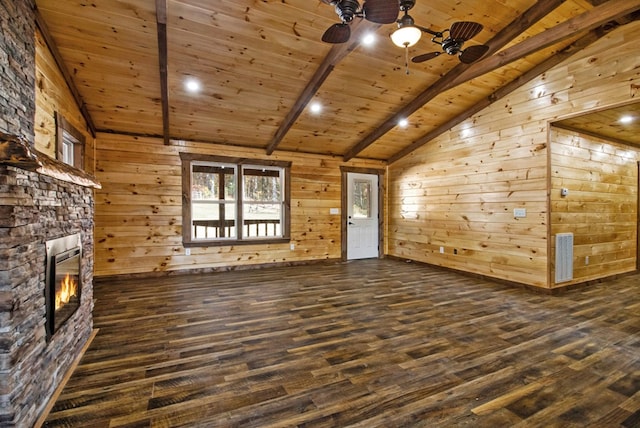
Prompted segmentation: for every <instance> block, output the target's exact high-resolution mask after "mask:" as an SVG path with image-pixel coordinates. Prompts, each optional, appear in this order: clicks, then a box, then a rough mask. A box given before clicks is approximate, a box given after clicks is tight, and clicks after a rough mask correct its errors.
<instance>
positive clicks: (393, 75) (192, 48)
mask: <svg viewBox="0 0 640 428" xmlns="http://www.w3.org/2000/svg"><path fill="white" fill-rule="evenodd" d="M360 3H361V4H362V1H361V2H360ZM36 4H37V16H38V25H39V27H40V28H41V29H42V31H43V33H44V35H45V39H47V42H48V44H49V45H50V48H51V49H52V51H53V52H54V56H56V57H57V61H59V62H60V64H61V67H62V68H63V69H64V70H63V72H64V73H65V74H66V78H67V80H68V83H69V85H70V86H71V87H72V91H73V92H74V95H75V97H76V99H77V101H78V103H79V104H80V105H81V106H82V110H83V112H84V115H85V118H86V119H87V121H88V123H89V127H90V129H91V130H92V132H94V133H95V132H96V131H100V132H116V133H124V134H131V135H143V136H157V137H160V138H162V139H164V141H165V142H166V143H168V144H170V142H171V140H176V139H177V140H193V141H202V142H211V143H219V144H229V145H235V146H245V147H251V148H258V149H261V150H264V151H265V153H266V154H272V153H274V152H276V151H280V150H285V151H299V152H305V153H315V154H328V155H335V156H340V157H343V158H344V159H345V160H349V159H351V158H353V157H363V158H371V159H380V160H387V161H394V160H396V159H399V158H400V157H402V156H404V155H406V154H407V153H410V152H411V151H412V150H414V149H415V148H417V147H420V146H421V145H423V144H425V143H426V142H428V141H429V140H431V139H432V138H434V137H435V136H437V135H439V134H441V133H442V132H445V131H446V130H448V129H450V128H451V127H452V126H454V125H455V124H457V123H459V122H461V121H462V120H464V119H466V118H467V117H469V116H470V115H472V114H473V113H475V112H477V111H479V110H481V109H482V108H484V107H486V106H487V105H489V104H490V103H492V102H495V101H496V100H498V99H500V98H501V97H503V96H505V95H507V94H508V93H509V92H511V91H512V90H513V89H515V88H517V87H518V86H520V85H522V84H523V83H524V82H526V81H528V80H530V79H532V78H533V77H535V76H537V75H539V74H540V73H542V72H544V71H545V70H546V69H548V68H550V67H552V66H553V65H555V64H557V63H558V62H560V61H562V60H563V59H565V58H566V57H567V56H569V55H570V54H571V53H573V52H576V51H577V50H579V49H582V48H584V47H585V46H587V45H588V44H590V43H592V42H593V41H595V40H597V39H598V38H599V37H601V36H602V35H604V34H606V32H607V31H609V30H610V29H611V28H614V27H616V26H618V25H624V24H625V23H627V22H629V21H630V20H633V19H636V18H637V14H638V10H640V0H609V1H598V0H569V1H559V0H539V1H533V0H509V1H504V0H467V1H465V0H455V1H452V0H429V1H427V0H417V1H416V4H415V7H413V8H412V9H411V10H410V14H411V16H412V17H413V18H414V19H415V22H416V24H418V25H420V26H423V27H427V28H429V29H433V30H436V31H441V30H444V29H447V28H449V27H450V26H451V24H452V23H454V22H456V21H475V22H478V23H481V24H482V25H483V26H484V28H483V30H482V31H481V32H480V33H479V34H477V35H476V36H474V37H473V39H472V40H470V41H468V42H467V44H466V45H465V46H468V45H473V44H485V45H487V46H489V51H488V53H487V54H486V55H485V56H484V57H483V58H481V59H480V60H478V61H476V62H474V63H472V64H463V63H461V62H460V61H459V59H458V58H457V57H456V56H450V55H446V54H445V55H440V56H438V57H436V58H434V59H431V60H429V61H426V62H422V63H419V64H416V63H413V62H409V67H408V74H407V69H406V67H405V51H404V50H403V49H401V48H398V47H396V46H394V45H393V44H392V42H391V40H390V39H389V35H390V33H391V32H393V30H394V29H395V28H396V24H385V25H383V24H375V23H372V22H370V21H368V20H366V19H358V18H356V19H354V21H353V22H352V23H351V31H352V34H351V38H350V39H349V41H348V42H346V43H341V44H328V43H324V42H322V41H321V37H322V35H323V33H324V32H325V30H326V29H327V28H329V27H330V26H331V25H333V24H335V23H337V22H340V19H339V18H338V16H337V14H336V12H335V10H334V7H332V6H331V5H329V4H327V2H324V1H321V0H216V1H212V0H156V1H155V2H153V1H150V0H36ZM369 32H373V33H374V35H375V37H376V40H375V43H374V44H373V45H371V46H368V45H365V44H363V43H361V36H362V35H364V34H365V33H369ZM430 39H431V35H429V34H424V35H423V37H422V39H421V40H420V41H419V42H418V44H416V45H415V46H413V47H411V48H409V49H410V51H409V55H410V56H415V55H418V54H422V53H426V52H431V51H434V50H438V49H439V46H438V45H435V44H434V43H432V42H431V41H430ZM189 79H195V80H196V81H197V82H199V84H200V85H201V90H200V92H195V93H194V92H190V91H189V90H187V89H186V88H185V84H186V82H187V81H188V80H189ZM314 102H317V103H319V104H320V105H321V106H322V108H321V111H320V112H318V113H314V112H312V111H311V109H310V105H311V104H312V103H314ZM400 119H406V120H407V123H408V125H407V126H406V127H401V126H399V125H398V121H399V120H400Z"/></svg>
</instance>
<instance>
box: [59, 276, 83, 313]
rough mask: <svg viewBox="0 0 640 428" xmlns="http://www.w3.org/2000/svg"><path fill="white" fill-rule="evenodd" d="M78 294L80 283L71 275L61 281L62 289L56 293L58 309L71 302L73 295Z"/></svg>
mask: <svg viewBox="0 0 640 428" xmlns="http://www.w3.org/2000/svg"><path fill="white" fill-rule="evenodd" d="M77 295H78V283H77V282H76V281H75V280H74V279H73V278H72V277H71V276H70V275H69V274H67V276H65V278H64V279H63V280H62V282H61V283H60V290H59V291H58V292H57V293H56V309H60V308H61V307H62V306H64V305H65V304H67V303H69V301H70V300H71V298H72V297H75V296H77Z"/></svg>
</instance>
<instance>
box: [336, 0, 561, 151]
mask: <svg viewBox="0 0 640 428" xmlns="http://www.w3.org/2000/svg"><path fill="white" fill-rule="evenodd" d="M562 3H564V0H539V1H538V2H537V3H536V4H535V5H533V6H531V7H530V8H529V9H527V10H526V11H525V12H524V13H523V14H522V15H520V16H518V17H517V18H516V19H515V20H513V21H512V22H511V23H510V24H509V25H507V26H506V27H505V28H503V29H502V30H501V31H500V32H498V34H496V35H495V36H494V37H493V38H492V39H491V40H490V41H488V42H487V43H486V44H487V46H489V51H488V52H487V54H486V56H489V55H492V54H494V53H495V52H497V51H499V50H500V49H502V48H503V47H504V46H506V45H507V44H508V43H509V42H510V41H511V40H513V39H514V38H515V37H516V36H518V35H520V34H522V33H523V32H524V31H525V30H526V29H527V28H529V27H531V26H532V25H533V24H535V23H536V22H538V21H539V20H540V19H542V18H544V17H545V16H546V15H548V14H549V13H550V12H552V11H553V10H554V9H556V8H557V7H558V6H559V5H561V4H562ZM469 67H470V65H469V64H462V63H460V64H458V65H456V66H455V67H454V68H452V69H451V70H449V72H447V73H446V74H445V75H444V76H443V77H441V78H440V79H438V80H437V81H436V82H435V83H434V84H433V85H431V86H429V87H428V88H427V89H425V90H424V91H423V92H422V93H420V94H419V95H418V96H417V97H416V98H414V99H413V100H412V101H410V102H409V103H408V104H406V105H405V106H404V107H403V108H401V109H400V110H398V112H396V113H395V114H394V115H393V116H391V117H389V118H388V119H387V120H386V121H384V122H383V123H382V124H381V125H379V126H378V127H377V128H376V129H375V130H374V131H373V132H371V133H370V134H369V135H367V136H366V137H364V138H363V139H362V140H361V141H360V142H358V143H357V144H356V145H354V146H353V147H351V148H350V149H349V150H348V151H347V153H345V155H344V161H345V162H346V161H349V160H351V159H353V158H354V157H356V156H357V155H358V154H359V153H360V152H362V151H363V150H364V149H366V148H367V147H369V146H370V145H371V144H373V143H374V142H375V141H376V140H377V139H379V138H380V137H382V136H383V135H385V134H386V133H387V132H389V131H390V130H391V129H393V128H394V127H395V126H396V125H397V123H398V120H400V119H401V118H405V117H409V116H411V114H413V113H415V112H416V111H417V110H419V109H420V108H422V107H423V106H424V105H425V104H426V103H428V102H429V101H431V100H432V99H433V98H435V97H436V96H437V95H438V94H440V93H441V92H442V91H443V90H445V89H448V85H449V82H450V81H451V80H454V79H456V78H457V77H458V76H459V75H460V74H462V73H463V72H464V71H466V70H467V68H469Z"/></svg>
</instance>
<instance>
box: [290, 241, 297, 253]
mask: <svg viewBox="0 0 640 428" xmlns="http://www.w3.org/2000/svg"><path fill="white" fill-rule="evenodd" d="M290 248H291V251H293V250H295V249H296V244H294V243H293V242H292V243H291V245H290Z"/></svg>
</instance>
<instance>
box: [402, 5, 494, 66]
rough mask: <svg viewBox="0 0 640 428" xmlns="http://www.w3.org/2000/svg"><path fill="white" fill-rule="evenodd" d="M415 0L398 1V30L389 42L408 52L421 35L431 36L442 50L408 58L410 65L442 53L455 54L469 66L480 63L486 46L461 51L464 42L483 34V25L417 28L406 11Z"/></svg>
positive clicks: (472, 23)
mask: <svg viewBox="0 0 640 428" xmlns="http://www.w3.org/2000/svg"><path fill="white" fill-rule="evenodd" d="M415 3H416V2H415V0H399V8H400V10H401V11H403V12H404V15H403V16H402V17H401V18H400V19H398V21H397V22H398V29H397V30H396V31H394V32H393V34H391V40H392V41H393V43H394V44H395V45H396V46H398V47H404V48H405V49H408V48H409V47H410V46H413V45H415V44H416V43H417V42H418V41H419V40H420V36H421V34H422V33H423V32H425V33H429V34H431V35H433V37H432V38H431V41H432V42H433V43H436V44H438V45H440V46H441V47H442V51H436V52H429V53H426V54H422V55H418V56H416V57H413V58H412V59H411V61H412V62H416V63H418V62H424V61H427V60H430V59H432V58H435V57H437V56H439V55H440V54H442V53H443V52H445V53H447V54H449V55H458V59H460V62H462V63H464V64H471V63H472V62H475V61H477V60H479V59H480V58H481V57H482V56H483V55H484V54H485V53H487V51H488V50H489V46H487V45H473V46H469V47H468V48H466V49H462V47H463V45H464V43H465V42H467V41H469V40H470V39H471V38H473V37H475V36H476V35H477V34H478V33H480V31H482V28H483V27H482V24H478V23H477V22H471V21H461V22H454V23H453V24H452V25H451V28H450V29H446V30H442V31H434V30H430V29H429V28H425V27H421V26H419V25H416V24H415V22H414V20H413V18H412V17H411V15H409V10H410V9H411V8H413V6H415Z"/></svg>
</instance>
